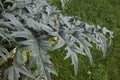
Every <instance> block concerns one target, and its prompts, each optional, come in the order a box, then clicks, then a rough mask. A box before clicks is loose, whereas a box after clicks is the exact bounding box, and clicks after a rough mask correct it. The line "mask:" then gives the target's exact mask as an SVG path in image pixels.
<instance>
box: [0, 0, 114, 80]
mask: <svg viewBox="0 0 120 80" xmlns="http://www.w3.org/2000/svg"><path fill="white" fill-rule="evenodd" d="M61 1H62V4H63V2H64V1H63V0H61ZM48 3H49V2H48V1H47V0H9V1H8V0H1V1H0V66H5V67H1V68H3V73H2V74H1V75H2V76H3V77H2V78H3V79H4V80H6V79H9V80H18V79H29V80H31V79H35V80H42V79H45V80H51V77H50V73H53V74H55V75H57V72H56V71H55V69H54V67H53V64H52V62H51V61H50V60H49V58H50V56H49V54H48V51H53V50H56V49H59V48H61V47H63V46H64V47H65V50H66V51H67V53H66V57H65V58H64V59H67V58H69V57H71V60H72V64H73V65H74V72H75V75H77V71H78V59H77V54H81V55H85V56H88V58H89V60H90V64H92V61H93V60H92V55H91V52H90V48H91V47H93V46H92V45H93V44H95V45H96V48H98V49H100V50H101V51H102V52H103V57H105V56H106V51H107V47H108V46H109V45H110V43H111V39H112V38H113V33H112V32H111V31H109V30H108V29H106V28H105V27H104V28H101V27H100V26H98V25H92V26H91V25H89V24H87V23H84V22H81V21H79V20H77V19H76V18H75V17H71V16H64V15H62V14H61V13H60V10H57V8H56V7H54V6H51V5H49V4H48ZM62 7H64V5H63V6H62ZM106 35H109V37H108V38H106ZM51 40H53V41H51ZM108 41H110V43H109V42H108ZM54 42H55V43H54ZM58 55H59V54H58ZM25 75H27V76H25Z"/></svg>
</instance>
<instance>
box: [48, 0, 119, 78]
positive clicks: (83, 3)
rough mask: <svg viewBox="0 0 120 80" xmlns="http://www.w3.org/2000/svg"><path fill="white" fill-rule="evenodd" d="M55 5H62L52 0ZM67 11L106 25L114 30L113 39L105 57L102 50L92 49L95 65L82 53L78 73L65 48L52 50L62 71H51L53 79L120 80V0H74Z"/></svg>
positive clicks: (52, 58)
mask: <svg viewBox="0 0 120 80" xmlns="http://www.w3.org/2000/svg"><path fill="white" fill-rule="evenodd" d="M53 5H55V6H57V7H58V8H59V9H61V7H60V2H59V0H53ZM64 14H65V15H70V16H78V17H80V18H79V20H81V21H85V22H87V23H89V24H91V25H93V24H98V25H100V26H103V27H107V28H108V29H110V30H112V31H113V32H114V39H113V44H112V45H111V47H110V48H108V56H107V57H106V58H105V59H102V55H101V52H100V51H98V50H95V49H93V50H91V52H92V54H93V59H94V63H93V65H92V66H89V60H88V58H87V57H85V56H81V55H79V71H78V75H77V76H76V77H75V76H74V71H73V66H72V65H71V60H70V59H68V60H63V59H64V56H65V52H64V51H63V50H62V49H60V50H57V51H55V52H51V53H50V55H51V60H52V61H53V63H54V66H55V69H56V70H57V72H58V75H59V76H58V77H56V76H54V75H52V80H120V0H71V3H70V4H69V6H68V7H67V9H65V11H64Z"/></svg>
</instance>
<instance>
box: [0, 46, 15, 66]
mask: <svg viewBox="0 0 120 80" xmlns="http://www.w3.org/2000/svg"><path fill="white" fill-rule="evenodd" d="M15 53H16V48H14V49H13V50H12V51H11V52H10V53H9V54H8V55H7V56H6V58H7V59H9V58H11V57H12V56H13V55H14V54H15ZM5 62H6V60H4V59H3V58H0V66H1V65H3V64H4V63H5Z"/></svg>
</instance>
